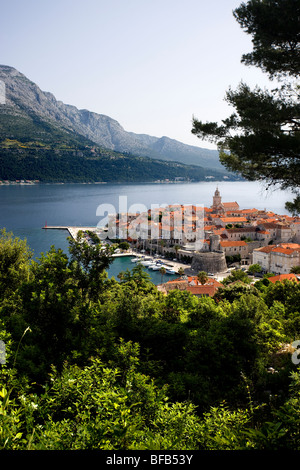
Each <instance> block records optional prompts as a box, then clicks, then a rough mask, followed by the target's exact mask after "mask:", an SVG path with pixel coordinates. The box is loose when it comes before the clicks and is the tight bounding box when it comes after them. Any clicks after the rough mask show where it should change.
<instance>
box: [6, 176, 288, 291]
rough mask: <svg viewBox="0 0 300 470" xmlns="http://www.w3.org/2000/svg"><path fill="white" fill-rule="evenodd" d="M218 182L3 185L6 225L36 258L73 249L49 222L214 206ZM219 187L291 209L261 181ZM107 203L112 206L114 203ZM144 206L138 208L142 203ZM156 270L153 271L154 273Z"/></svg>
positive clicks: (80, 222)
mask: <svg viewBox="0 0 300 470" xmlns="http://www.w3.org/2000/svg"><path fill="white" fill-rule="evenodd" d="M216 186H217V184H216V183H215V182H213V183H212V182H203V183H191V184H130V185H129V184H128V185H123V184H122V185H119V184H106V185H98V184H62V185H55V184H49V185H35V186H20V185H11V186H0V227H1V228H3V227H5V228H6V229H7V230H8V231H12V232H13V233H14V235H15V236H18V237H20V238H26V239H27V242H28V244H29V246H30V247H31V248H32V249H33V250H34V253H35V256H38V255H39V254H40V253H41V252H47V251H48V250H49V248H50V246H51V245H55V246H56V247H57V248H58V247H59V248H62V249H63V250H64V251H65V252H68V242H67V239H66V238H67V236H68V233H67V232H66V231H63V230H42V227H43V226H44V225H45V223H47V225H63V226H69V225H70V226H96V225H97V224H98V223H99V222H100V221H101V219H102V216H101V215H97V208H98V207H99V206H100V208H101V211H100V212H98V214H100V213H101V214H103V215H105V210H108V211H110V212H111V208H114V209H115V210H116V212H119V211H125V210H127V211H128V212H131V211H134V210H135V209H136V208H141V209H142V208H143V207H145V208H147V209H150V208H151V205H159V206H162V205H165V204H179V203H180V204H204V206H207V207H209V206H211V204H212V197H213V193H214V191H215V189H216ZM218 187H219V190H220V193H221V196H222V201H223V202H231V201H237V202H238V203H239V205H240V207H241V208H243V209H244V208H253V207H255V208H257V209H265V208H266V209H268V210H272V211H274V212H276V213H278V214H284V213H286V211H285V209H284V204H285V202H286V201H287V200H289V199H291V196H290V194H289V193H288V192H282V191H274V192H266V191H264V189H263V187H262V186H260V185H259V184H258V183H255V182H220V183H218ZM107 205H111V206H110V207H109V206H108V207H107ZM137 205H138V206H137ZM132 265H133V264H132V263H131V262H130V261H129V260H128V259H127V260H126V259H124V258H122V259H120V258H118V259H117V260H115V261H114V263H113V266H112V267H111V268H110V270H109V275H110V276H111V275H114V276H115V277H116V275H117V274H118V272H120V271H121V270H125V269H126V268H127V267H129V268H130V269H131V268H132ZM149 273H150V271H149ZM151 275H152V277H153V282H155V283H158V282H160V281H161V276H160V274H158V273H151Z"/></svg>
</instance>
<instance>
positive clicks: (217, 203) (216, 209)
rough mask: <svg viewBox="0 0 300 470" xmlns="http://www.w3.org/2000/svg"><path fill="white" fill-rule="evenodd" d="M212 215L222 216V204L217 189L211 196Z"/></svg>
mask: <svg viewBox="0 0 300 470" xmlns="http://www.w3.org/2000/svg"><path fill="white" fill-rule="evenodd" d="M211 208H212V210H213V213H214V214H224V212H225V211H224V206H223V204H222V198H221V195H220V191H219V189H218V187H217V189H216V190H215V194H214V196H213V205H212V206H211Z"/></svg>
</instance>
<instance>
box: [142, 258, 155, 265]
mask: <svg viewBox="0 0 300 470" xmlns="http://www.w3.org/2000/svg"><path fill="white" fill-rule="evenodd" d="M152 263H153V261H152V260H150V259H145V260H144V261H141V264H142V265H143V266H150V264H152Z"/></svg>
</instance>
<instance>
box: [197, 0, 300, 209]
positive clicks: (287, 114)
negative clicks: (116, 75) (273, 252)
mask: <svg viewBox="0 0 300 470" xmlns="http://www.w3.org/2000/svg"><path fill="white" fill-rule="evenodd" d="M299 14H300V7H299V2H298V0H278V1H276V2H272V1H269V0H263V1H261V0H250V1H248V2H247V3H242V4H241V6H240V7H239V8H237V9H236V10H235V11H234V16H235V18H236V19H237V21H238V23H239V24H240V25H241V27H242V28H243V29H244V30H245V31H246V32H247V33H248V34H250V35H251V36H252V44H253V52H251V53H249V54H246V55H243V57H242V62H244V63H245V64H247V65H254V66H257V67H260V68H261V69H262V70H263V72H265V73H267V74H268V75H269V76H270V77H271V79H273V78H274V77H275V78H279V83H278V86H277V88H273V89H272V90H271V91H268V90H265V89H264V90H263V89H261V88H260V87H259V86H256V88H255V89H254V90H251V89H250V87H249V86H248V85H247V84H245V83H241V84H240V86H239V87H238V89H237V90H236V91H233V90H231V89H229V91H228V92H227V93H226V101H227V102H228V104H229V105H230V106H231V107H232V108H233V109H234V112H233V114H231V116H229V117H228V118H226V119H224V120H222V123H221V124H218V123H216V122H213V123H204V122H202V121H200V120H197V119H194V121H193V129H192V133H194V134H195V135H197V136H198V137H200V138H201V139H208V140H211V141H214V142H216V143H217V144H218V147H219V150H220V161H221V162H222V163H223V165H224V166H225V167H226V168H227V169H228V170H230V171H234V172H237V173H238V174H240V175H242V176H243V177H245V178H246V179H248V180H250V181H251V180H258V181H265V182H266V183H267V184H268V185H269V184H275V185H279V187H281V188H283V189H286V188H288V189H290V190H291V191H292V192H293V193H294V194H295V199H294V201H293V202H289V203H287V206H286V207H287V208H288V210H290V211H291V212H292V213H293V214H297V213H299V211H300V203H299V202H300V199H299V176H300V167H299V147H300V146H299V143H300V142H299V139H300V133H299V129H300V125H299V122H300V111H299V84H298V83H297V78H298V76H299V70H300V55H299V42H300V29H299Z"/></svg>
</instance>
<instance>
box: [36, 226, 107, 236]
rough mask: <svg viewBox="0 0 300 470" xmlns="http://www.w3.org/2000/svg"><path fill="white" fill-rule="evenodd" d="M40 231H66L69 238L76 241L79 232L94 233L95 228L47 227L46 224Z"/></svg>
mask: <svg viewBox="0 0 300 470" xmlns="http://www.w3.org/2000/svg"><path fill="white" fill-rule="evenodd" d="M42 229H43V230H66V231H67V232H69V234H70V235H71V237H73V238H74V239H76V237H77V233H78V232H80V231H81V230H82V231H83V232H86V231H89V232H95V231H96V230H97V227H74V226H67V225H47V224H45V225H44V227H42ZM98 230H99V229H98Z"/></svg>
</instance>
